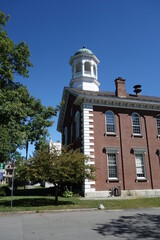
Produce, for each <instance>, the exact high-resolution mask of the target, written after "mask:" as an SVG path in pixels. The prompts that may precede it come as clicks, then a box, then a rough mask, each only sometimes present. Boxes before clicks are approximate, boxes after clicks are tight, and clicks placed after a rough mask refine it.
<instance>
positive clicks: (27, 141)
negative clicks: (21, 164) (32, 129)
mask: <svg viewBox="0 0 160 240" xmlns="http://www.w3.org/2000/svg"><path fill="white" fill-rule="evenodd" d="M28 145H29V143H28V139H27V140H26V160H27V159H28Z"/></svg>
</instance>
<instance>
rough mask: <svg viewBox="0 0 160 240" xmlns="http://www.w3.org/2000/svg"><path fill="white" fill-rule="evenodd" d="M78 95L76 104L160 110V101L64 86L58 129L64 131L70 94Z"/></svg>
mask: <svg viewBox="0 0 160 240" xmlns="http://www.w3.org/2000/svg"><path fill="white" fill-rule="evenodd" d="M70 93H71V94H72V95H74V96H76V100H75V101H74V104H75V105H82V104H91V105H94V106H104V107H114V108H125V109H133V110H148V111H158V112H160V103H159V102H156V101H155V102H154V101H152V102H151V101H144V100H135V99H128V98H117V97H101V96H90V95H86V96H85V95H83V94H78V93H76V92H75V91H74V89H73V91H72V89H71V88H64V91H63V96H62V100H63V101H64V105H63V106H62V107H61V109H60V112H59V118H58V124H57V130H58V131H59V132H62V130H63V121H64V117H65V113H66V108H67V104H68V97H69V94H70Z"/></svg>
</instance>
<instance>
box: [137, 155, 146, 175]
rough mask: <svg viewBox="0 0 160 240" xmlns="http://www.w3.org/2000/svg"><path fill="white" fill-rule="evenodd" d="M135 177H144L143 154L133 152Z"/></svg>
mask: <svg viewBox="0 0 160 240" xmlns="http://www.w3.org/2000/svg"><path fill="white" fill-rule="evenodd" d="M135 161H136V175H137V179H141V178H145V177H146V176H145V166H144V154H142V153H139V154H135Z"/></svg>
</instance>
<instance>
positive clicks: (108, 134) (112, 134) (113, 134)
mask: <svg viewBox="0 0 160 240" xmlns="http://www.w3.org/2000/svg"><path fill="white" fill-rule="evenodd" d="M104 136H105V137H107V136H113V137H117V134H116V133H112V132H110V133H109V132H106V133H105V134H104Z"/></svg>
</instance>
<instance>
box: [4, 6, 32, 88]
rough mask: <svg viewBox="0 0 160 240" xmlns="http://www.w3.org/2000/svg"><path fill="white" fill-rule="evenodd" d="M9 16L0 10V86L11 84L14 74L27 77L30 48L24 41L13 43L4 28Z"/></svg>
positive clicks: (29, 64)
mask: <svg viewBox="0 0 160 240" xmlns="http://www.w3.org/2000/svg"><path fill="white" fill-rule="evenodd" d="M8 20H9V16H5V14H4V13H3V12H1V11H0V88H1V89H2V88H5V87H6V86H8V85H12V84H13V81H14V76H15V74H18V75H20V76H23V77H29V69H28V68H29V67H31V66H32V63H31V62H30V60H29V57H30V50H29V47H28V45H27V44H26V43H25V42H20V43H19V44H15V43H14V42H13V41H12V40H11V39H10V38H9V37H8V36H7V32H6V31H5V30H4V28H5V26H6V24H7V21H8Z"/></svg>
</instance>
